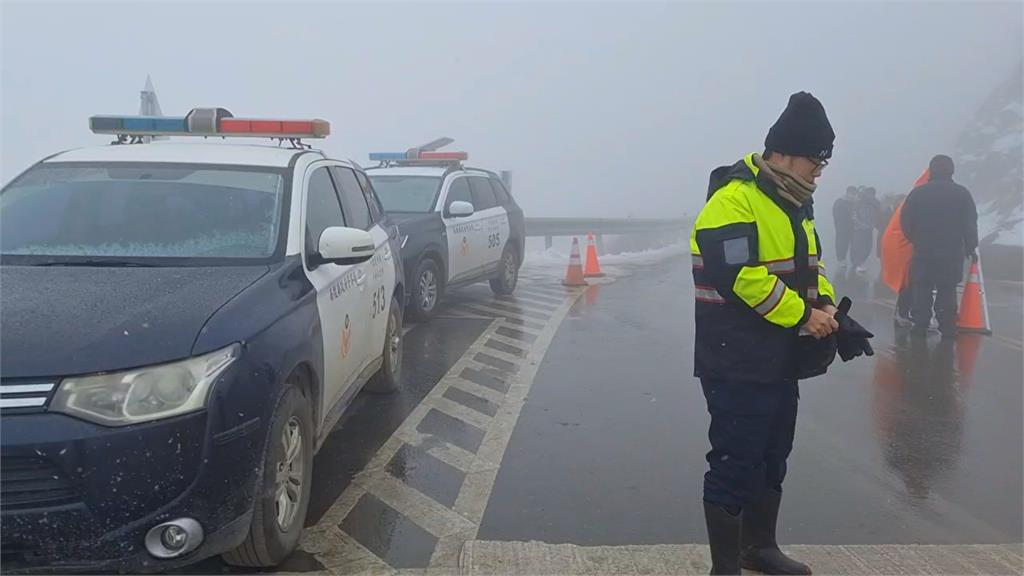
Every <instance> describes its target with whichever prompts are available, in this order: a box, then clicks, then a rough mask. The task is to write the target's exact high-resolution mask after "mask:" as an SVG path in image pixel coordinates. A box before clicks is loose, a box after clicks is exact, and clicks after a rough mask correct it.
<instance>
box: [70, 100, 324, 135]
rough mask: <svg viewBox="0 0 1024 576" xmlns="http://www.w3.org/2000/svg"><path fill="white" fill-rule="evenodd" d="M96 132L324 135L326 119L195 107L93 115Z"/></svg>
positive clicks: (93, 128) (93, 126)
mask: <svg viewBox="0 0 1024 576" xmlns="http://www.w3.org/2000/svg"><path fill="white" fill-rule="evenodd" d="M89 129H90V130H92V132H93V133H94V134H113V135H117V136H204V137H208V136H222V137H227V136H231V137H249V138H283V139H299V138H324V137H326V136H327V135H329V134H330V133H331V124H330V122H328V121H326V120H320V119H312V120H284V119H269V118H235V117H234V116H232V114H231V112H228V111H227V110H225V109H223V108H195V109H193V110H192V111H191V112H189V113H188V115H187V116H180V117H177V116H175V117H172V116H93V117H92V118H89Z"/></svg>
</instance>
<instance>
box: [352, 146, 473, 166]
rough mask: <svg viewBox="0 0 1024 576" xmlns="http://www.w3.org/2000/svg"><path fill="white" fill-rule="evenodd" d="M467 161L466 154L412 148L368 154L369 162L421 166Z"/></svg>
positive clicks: (467, 155) (467, 156)
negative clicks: (424, 164)
mask: <svg viewBox="0 0 1024 576" xmlns="http://www.w3.org/2000/svg"><path fill="white" fill-rule="evenodd" d="M466 160H469V154H468V153H466V152H427V151H421V150H419V149H416V148H413V149H412V150H409V151H408V152H370V161H371V162H395V163H407V164H417V163H419V164H423V163H434V162H464V161H466Z"/></svg>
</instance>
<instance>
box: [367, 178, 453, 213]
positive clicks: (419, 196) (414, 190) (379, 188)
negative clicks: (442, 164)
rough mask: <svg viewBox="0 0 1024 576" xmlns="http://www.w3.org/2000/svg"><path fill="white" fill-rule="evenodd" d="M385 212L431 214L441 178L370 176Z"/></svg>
mask: <svg viewBox="0 0 1024 576" xmlns="http://www.w3.org/2000/svg"><path fill="white" fill-rule="evenodd" d="M370 180H371V181H372V182H373V189H374V190H376V192H377V196H378V197H379V198H380V203H381V204H383V205H384V211H385V212H431V211H433V210H434V202H436V201H437V193H438V191H439V190H440V188H441V178H439V177H437V176H396V175H383V174H381V175H378V176H374V175H372V174H371V175H370Z"/></svg>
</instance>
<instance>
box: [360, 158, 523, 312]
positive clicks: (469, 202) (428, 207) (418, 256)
mask: <svg viewBox="0 0 1024 576" xmlns="http://www.w3.org/2000/svg"><path fill="white" fill-rule="evenodd" d="M449 143H451V140H450V139H448V138H442V139H439V140H436V141H434V142H432V143H430V144H427V145H424V146H420V147H418V148H412V149H410V150H408V151H406V152H374V153H372V154H370V160H371V161H377V162H379V163H380V165H379V166H377V167H376V168H369V169H367V171H366V173H367V175H369V177H370V181H371V182H373V187H374V189H375V190H376V191H377V194H378V196H379V197H380V200H381V203H382V205H383V207H384V211H385V212H386V213H387V214H388V215H390V216H391V218H392V220H394V221H395V223H396V224H397V225H398V227H399V231H400V235H401V237H402V260H403V262H404V268H405V273H406V286H408V289H407V293H408V295H409V305H408V310H409V314H410V316H412V317H415V318H417V319H421V320H425V319H429V318H430V317H431V316H433V315H434V313H435V312H436V310H437V304H438V302H439V301H440V300H441V298H442V297H443V296H444V293H445V291H446V290H447V289H449V288H454V287H457V286H464V285H468V284H473V283H476V282H482V281H489V282H490V284H491V289H492V290H493V291H494V292H495V293H496V294H511V293H512V292H513V291H514V290H515V288H516V283H517V282H518V278H519V268H520V266H521V265H522V260H523V248H524V246H525V241H526V226H525V222H524V219H523V211H522V209H521V208H520V207H519V206H518V205H517V204H516V201H515V200H514V199H513V198H512V195H511V194H510V193H509V191H508V189H507V188H506V186H505V184H504V183H503V182H502V180H501V178H499V177H498V176H497V174H495V173H493V172H489V171H487V170H480V169H477V168H468V167H465V166H463V164H462V163H463V162H464V161H465V160H467V159H468V155H467V154H466V153H465V152H438V151H437V150H436V149H437V148H438V147H441V146H444V145H447V144H449Z"/></svg>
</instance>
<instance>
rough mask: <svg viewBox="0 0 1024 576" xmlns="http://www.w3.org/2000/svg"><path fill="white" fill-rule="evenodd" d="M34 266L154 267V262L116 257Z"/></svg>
mask: <svg viewBox="0 0 1024 576" xmlns="http://www.w3.org/2000/svg"><path fill="white" fill-rule="evenodd" d="M34 266H84V267H95V268H153V267H154V266H153V265H152V264H146V263H143V262H137V261H134V260H116V259H102V260H99V259H97V260H51V261H49V262H40V263H38V264H34Z"/></svg>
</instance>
